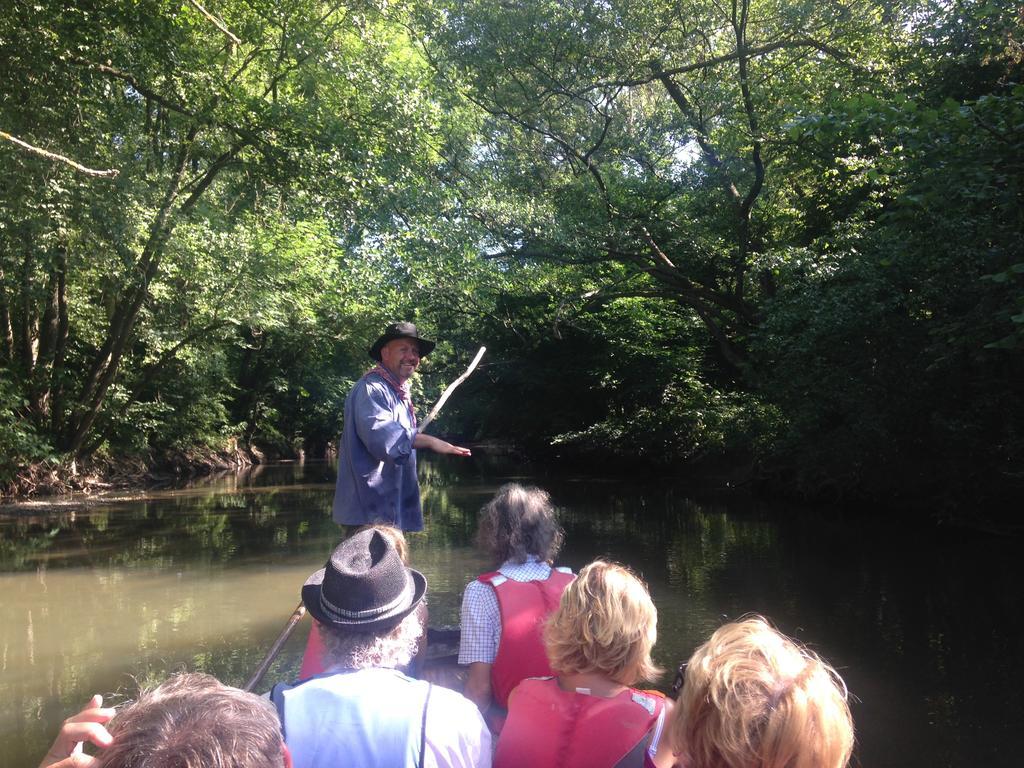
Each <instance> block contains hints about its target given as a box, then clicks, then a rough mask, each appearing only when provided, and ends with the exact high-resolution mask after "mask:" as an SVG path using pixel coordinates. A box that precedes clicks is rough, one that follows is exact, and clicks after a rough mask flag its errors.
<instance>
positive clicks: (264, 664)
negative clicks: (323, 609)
mask: <svg viewBox="0 0 1024 768" xmlns="http://www.w3.org/2000/svg"><path fill="white" fill-rule="evenodd" d="M305 615H306V606H304V605H303V604H302V601H301V600H300V601H299V604H298V605H297V606H295V610H294V611H292V615H291V617H290V618H289V619H288V623H286V624H285V625H284V629H282V630H281V634H280V635H278V636H277V640H275V641H274V644H273V645H272V646H270V650H269V651H267V655H266V656H264V657H263V661H261V662H260V665H259V666H258V667H257V668H256V671H255V672H253V673H252V677H250V678H249V682H247V683H246V684H245V687H244V688H243V690H245V691H252V689H253V688H255V687H256V686H257V685H259V684H260V680H262V679H263V676H264V675H265V674H267V670H268V669H270V665H271V664H273V663H274V659H276V658H277V654H279V653H280V652H281V649H282V648H283V647H284V644H285V643H287V642H288V638H289V637H291V636H292V632H294V631H295V627H297V626H298V625H299V622H300V621H301V620H302V617H303V616H305Z"/></svg>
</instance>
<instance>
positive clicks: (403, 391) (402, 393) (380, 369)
mask: <svg viewBox="0 0 1024 768" xmlns="http://www.w3.org/2000/svg"><path fill="white" fill-rule="evenodd" d="M370 373H376V374H377V375H378V376H380V377H381V378H382V379H384V381H386V382H387V383H388V384H389V385H390V387H391V388H392V389H393V390H395V394H396V395H398V398H399V399H400V400H401V401H402V402H403V403H405V404H406V406H407V407H408V408H409V418H410V419H411V420H412V426H413V429H415V428H416V409H415V408H414V407H413V404H412V398H411V397H410V396H409V390H408V389H407V388H406V387H404V386H402V385H401V384H399V383H398V379H396V378H395V377H394V376H392V375H391V371H389V370H388V369H387V368H385V367H384V366H383V365H378V366H377V367H375V368H374V369H373V370H372V371H370Z"/></svg>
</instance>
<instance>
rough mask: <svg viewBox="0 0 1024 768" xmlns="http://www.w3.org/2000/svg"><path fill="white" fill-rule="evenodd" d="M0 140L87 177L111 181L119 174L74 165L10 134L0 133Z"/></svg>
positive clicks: (74, 163)
mask: <svg viewBox="0 0 1024 768" xmlns="http://www.w3.org/2000/svg"><path fill="white" fill-rule="evenodd" d="M0 138H3V139H7V141H9V142H11V143H12V144H15V145H17V146H19V147H21V148H22V149H24V150H26V151H28V152H31V153H32V154H34V155H38V156H39V157H45V158H46V159H47V160H53V161H55V162H59V163H64V164H65V165H70V166H71V167H72V168H74V169H75V170H76V171H79V172H81V173H84V174H86V175H88V176H99V177H101V178H106V179H112V178H114V177H115V176H117V175H118V174H119V173H120V171H119V170H117V169H116V168H109V169H107V170H104V171H100V170H97V169H95V168H87V167H86V166H84V165H82V164H81V163H76V162H75V161H74V160H72V159H71V158H70V157H65V156H64V155H58V154H57V153H56V152H48V151H47V150H45V149H42V148H40V147H36V146H33V145H32V144H29V143H28V142H27V141H22V140H21V139H19V138H18V137H17V136H11V134H9V133H7V132H5V131H0Z"/></svg>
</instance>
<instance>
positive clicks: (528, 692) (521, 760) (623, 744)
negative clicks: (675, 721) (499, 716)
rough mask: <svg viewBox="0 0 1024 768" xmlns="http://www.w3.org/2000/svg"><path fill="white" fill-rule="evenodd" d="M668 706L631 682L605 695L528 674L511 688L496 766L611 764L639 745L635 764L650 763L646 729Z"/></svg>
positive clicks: (595, 767) (597, 767)
mask: <svg viewBox="0 0 1024 768" xmlns="http://www.w3.org/2000/svg"><path fill="white" fill-rule="evenodd" d="M664 708H665V697H664V696H662V695H661V694H658V693H655V692H648V691H643V692H641V691H637V690H634V689H632V688H629V689H626V690H625V691H623V692H622V693H620V694H618V695H617V696H614V697H612V698H610V699H605V698H602V697H600V696H590V695H588V694H585V693H576V692H575V691H563V690H562V689H561V687H559V685H558V680H556V679H555V678H553V677H549V678H535V679H530V680H524V681H523V682H522V683H520V684H519V686H518V687H517V688H516V690H515V692H514V693H513V694H512V700H511V702H510V706H509V711H508V719H507V720H506V721H505V727H504V729H503V730H502V731H501V736H499V737H498V747H497V751H496V752H495V753H494V768H511V767H512V766H520V765H528V766H530V768H612V767H613V766H616V765H618V764H619V762H620V761H621V760H622V759H623V758H624V757H626V756H627V755H629V754H630V753H631V752H634V750H637V748H638V747H640V748H641V749H642V756H641V754H640V753H639V752H634V754H636V755H637V758H636V763H635V764H636V765H638V766H639V765H641V764H643V765H650V760H649V759H648V758H647V750H646V746H647V741H648V739H647V735H648V734H649V733H650V732H651V730H652V729H653V728H654V727H655V726H656V725H657V724H658V719H659V717H660V715H661V713H662V710H663V709H664ZM630 762H631V763H632V761H630Z"/></svg>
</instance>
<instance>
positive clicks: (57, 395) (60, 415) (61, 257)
mask: <svg viewBox="0 0 1024 768" xmlns="http://www.w3.org/2000/svg"><path fill="white" fill-rule="evenodd" d="M56 276H57V333H56V338H55V340H54V345H53V365H52V366H51V368H50V431H51V434H58V430H59V427H60V425H62V424H63V423H64V357H65V355H66V354H67V347H68V327H69V324H68V252H67V248H66V247H65V248H61V249H60V252H59V253H58V255H57V266H56Z"/></svg>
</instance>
